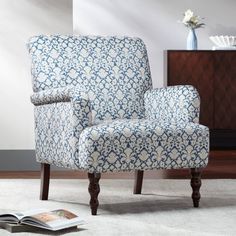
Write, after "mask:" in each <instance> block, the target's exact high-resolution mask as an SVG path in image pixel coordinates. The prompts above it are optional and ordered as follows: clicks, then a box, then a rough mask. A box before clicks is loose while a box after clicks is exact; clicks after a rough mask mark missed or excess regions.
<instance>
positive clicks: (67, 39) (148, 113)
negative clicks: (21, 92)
mask: <svg viewBox="0 0 236 236" xmlns="http://www.w3.org/2000/svg"><path fill="white" fill-rule="evenodd" d="M28 46H29V51H30V54H31V56H32V77H33V88H34V91H35V93H34V94H33V95H32V96H31V101H32V103H33V104H34V105H35V132H36V135H35V136H36V158H37V161H38V162H42V163H49V164H54V165H57V166H61V167H66V168H72V169H82V170H86V171H88V172H91V173H93V172H107V171H111V172H113V171H129V170H133V169H139V170H148V169H164V168H194V167H205V166H206V165H207V162H208V152H209V130H208V128H207V127H205V126H202V125H199V124H198V121H199V107H200V100H199V95H198V93H197V91H196V89H195V88H193V87H192V86H174V87H167V88H162V89H154V90H151V89H150V88H151V78H150V71H149V66H148V59H147V54H146V49H145V46H144V44H143V42H142V41H141V40H140V39H137V38H129V37H91V36H89V37H87V36H83V37H75V36H59V35H58V36H43V35H42V36H37V37H33V38H32V39H31V40H30V42H29V45H28Z"/></svg>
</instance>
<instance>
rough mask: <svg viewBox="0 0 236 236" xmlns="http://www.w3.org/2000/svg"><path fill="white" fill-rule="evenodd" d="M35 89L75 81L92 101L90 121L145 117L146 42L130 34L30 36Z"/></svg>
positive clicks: (147, 73) (72, 83) (63, 85)
mask: <svg viewBox="0 0 236 236" xmlns="http://www.w3.org/2000/svg"><path fill="white" fill-rule="evenodd" d="M28 48H29V52H30V55H31V57H32V70H31V71H32V78H33V90H34V92H39V91H42V90H47V89H52V88H60V87H65V86H68V85H72V86H77V87H79V88H80V89H81V90H82V91H84V92H86V93H87V94H88V96H89V99H90V101H91V106H92V107H93V109H92V110H93V113H92V117H93V122H94V123H99V122H100V121H102V120H108V119H110V120H111V119H126V118H128V119H130V118H144V114H145V113H144V101H143V96H144V93H145V92H146V91H147V90H148V89H150V88H151V87H152V83H151V76H150V70H149V64H148V57H147V53H146V48H145V45H144V43H143V41H142V40H140V39H139V38H130V37H93V36H81V37H75V36H62V35H54V36H45V35H40V36H36V37H33V38H31V40H30V42H29V44H28Z"/></svg>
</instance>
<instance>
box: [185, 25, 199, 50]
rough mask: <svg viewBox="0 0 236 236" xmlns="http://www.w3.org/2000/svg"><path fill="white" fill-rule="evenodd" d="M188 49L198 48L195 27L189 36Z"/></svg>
mask: <svg viewBox="0 0 236 236" xmlns="http://www.w3.org/2000/svg"><path fill="white" fill-rule="evenodd" d="M187 50H197V36H196V34H195V29H190V30H189V33H188V37H187Z"/></svg>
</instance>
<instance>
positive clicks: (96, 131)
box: [75, 119, 209, 173]
mask: <svg viewBox="0 0 236 236" xmlns="http://www.w3.org/2000/svg"><path fill="white" fill-rule="evenodd" d="M78 145H79V146H78V155H77V157H76V160H75V164H76V166H77V167H78V168H79V169H85V170H87V171H88V172H91V173H92V172H107V171H111V172H114V171H122V170H123V171H125V170H127V171H128V170H134V169H136V170H150V169H178V168H195V167H199V168H200V167H205V166H206V165H207V162H208V152H209V130H208V128H207V127H205V126H203V125H199V124H196V123H176V124H174V123H172V124H170V123H164V122H158V121H157V120H147V119H142V120H140V119H139V120H127V119H126V120H116V121H110V122H104V123H100V124H98V125H95V126H91V127H88V128H86V129H84V130H83V131H82V133H81V135H80V140H79V144H78Z"/></svg>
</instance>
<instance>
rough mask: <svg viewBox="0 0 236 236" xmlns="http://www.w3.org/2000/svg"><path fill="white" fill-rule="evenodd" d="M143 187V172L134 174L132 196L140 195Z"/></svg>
mask: <svg viewBox="0 0 236 236" xmlns="http://www.w3.org/2000/svg"><path fill="white" fill-rule="evenodd" d="M142 185H143V170H135V172H134V194H141V191H142Z"/></svg>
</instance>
